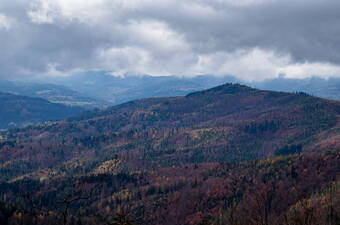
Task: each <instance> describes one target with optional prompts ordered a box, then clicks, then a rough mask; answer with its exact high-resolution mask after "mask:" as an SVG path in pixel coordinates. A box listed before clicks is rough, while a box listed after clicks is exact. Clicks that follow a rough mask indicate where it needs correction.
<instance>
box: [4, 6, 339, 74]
mask: <svg viewBox="0 0 340 225" xmlns="http://www.w3.org/2000/svg"><path fill="white" fill-rule="evenodd" d="M339 38H340V1H339V0H86V1H84V0H30V1H27V0H1V3H0V68H1V70H0V76H2V77H13V76H33V75H41V76H67V75H71V74H75V73H79V72H83V71H93V70H99V71H109V73H111V74H113V75H117V76H121V75H124V74H126V73H132V74H148V75H153V76H164V75H177V76H195V75H202V74H214V75H218V76H223V75H233V76H236V77H237V78H239V79H243V80H252V81H254V80H255V81H257V80H263V79H266V78H275V77H278V76H281V77H282V76H285V77H289V78H305V77H312V76H319V77H325V78H327V77H340V39H339Z"/></svg>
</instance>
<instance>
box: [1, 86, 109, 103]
mask: <svg viewBox="0 0 340 225" xmlns="http://www.w3.org/2000/svg"><path fill="white" fill-rule="evenodd" d="M0 91H2V92H5V93H11V94H16V95H24V96H28V97H35V98H43V99H46V100H48V101H50V102H53V103H60V104H64V105H70V106H80V107H84V108H88V109H91V108H96V107H100V108H101V107H103V106H104V105H105V101H103V100H99V99H94V98H91V97H88V96H86V94H80V93H79V92H77V91H74V90H72V89H69V88H67V87H65V86H62V85H56V84H49V83H34V82H22V81H21V82H19V81H9V80H0Z"/></svg>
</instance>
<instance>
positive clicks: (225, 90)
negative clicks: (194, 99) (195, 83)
mask: <svg viewBox="0 0 340 225" xmlns="http://www.w3.org/2000/svg"><path fill="white" fill-rule="evenodd" d="M254 91H257V89H254V88H251V87H248V86H246V85H242V84H239V83H226V84H223V85H220V86H217V87H214V88H211V89H208V90H204V91H199V92H194V93H190V94H188V95H187V96H188V97H189V96H198V95H202V94H218V95H219V94H239V93H250V92H254Z"/></svg>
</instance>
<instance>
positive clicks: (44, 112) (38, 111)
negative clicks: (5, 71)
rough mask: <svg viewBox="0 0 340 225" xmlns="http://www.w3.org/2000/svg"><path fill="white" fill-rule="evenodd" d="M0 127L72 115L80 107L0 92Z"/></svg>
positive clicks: (16, 125) (80, 109)
mask: <svg viewBox="0 0 340 225" xmlns="http://www.w3.org/2000/svg"><path fill="white" fill-rule="evenodd" d="M0 104H1V107H0V129H8V128H16V127H22V126H25V125H29V124H33V123H37V122H43V121H48V120H60V119H65V118H67V117H70V116H74V115H76V114H78V113H80V112H81V111H83V109H82V108H80V107H71V106H65V105H62V104H56V103H51V102H49V101H47V100H44V99H41V98H31V97H27V96H21V95H13V94H8V93H2V92H0Z"/></svg>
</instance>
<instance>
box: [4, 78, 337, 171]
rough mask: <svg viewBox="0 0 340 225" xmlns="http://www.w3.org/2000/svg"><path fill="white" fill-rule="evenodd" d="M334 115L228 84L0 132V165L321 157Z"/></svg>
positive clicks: (303, 100)
mask: <svg viewBox="0 0 340 225" xmlns="http://www.w3.org/2000/svg"><path fill="white" fill-rule="evenodd" d="M339 114H340V103H339V102H335V101H328V100H323V99H319V98H315V97H312V96H308V95H306V94H304V93H300V94H289V93H283V92H282V93H280V92H272V91H261V90H257V89H252V88H249V87H247V86H242V85H238V84H235V85H233V84H226V85H222V86H218V87H216V88H213V89H209V90H206V91H202V92H196V93H193V94H189V95H187V96H185V97H174V98H152V99H145V100H139V101H133V102H129V103H125V104H122V105H119V106H115V107H112V108H109V109H107V110H104V111H94V112H92V113H91V112H90V113H85V114H83V115H81V116H78V117H75V118H73V119H70V120H68V121H61V122H57V123H54V124H52V125H41V126H38V127H29V128H27V129H24V130H20V131H18V132H9V133H4V134H3V136H4V137H5V138H4V140H6V142H4V143H3V144H2V146H3V147H2V148H1V149H0V162H2V163H5V162H7V164H8V167H9V168H10V167H11V166H14V165H16V164H17V163H19V164H20V165H21V167H23V168H24V167H25V166H27V168H26V169H27V171H26V173H27V172H28V171H34V170H35V169H34V168H32V167H31V166H30V165H34V166H35V167H36V168H46V167H49V168H50V167H51V166H52V167H55V168H60V167H65V166H67V167H68V166H71V168H72V167H75V168H74V170H75V171H78V170H82V169H81V167H84V168H86V170H94V169H95V168H96V167H98V166H100V164H101V163H104V162H105V161H106V160H109V159H111V158H113V157H116V156H117V155H118V156H119V157H121V158H122V159H124V161H125V164H126V166H127V167H129V168H139V169H140V168H157V167H168V166H172V165H180V164H184V163H191V162H195V163H198V162H239V161H244V160H254V159H261V158H266V157H269V156H274V155H285V154H291V153H298V152H316V151H317V152H320V151H325V150H332V149H338V148H339V145H340V143H339V140H340V139H339V119H340V117H339ZM8 143H10V144H8ZM38 143H39V144H38ZM19 146H20V147H19ZM8 148H10V149H16V151H11V152H7V151H6V149H8ZM46 149H48V151H47V150H46ZM3 152H6V157H4V155H3V154H2V153H3ZM8 154H9V155H8ZM36 155H39V158H37V157H35V156H36ZM14 158H15V160H10V161H11V163H8V162H9V161H8V159H14ZM41 158H43V159H44V160H41ZM23 159H25V160H27V159H29V160H28V162H29V163H28V162H27V163H28V164H27V165H26V162H23V161H22V160H23ZM75 160H76V162H75ZM78 163H79V164H80V165H81V166H80V168H78V166H76V165H78ZM9 168H8V169H9ZM57 170H59V169H57ZM68 172H72V170H68ZM18 173H19V174H21V173H23V171H18ZM12 176H16V174H15V173H14V174H12V175H11V177H12Z"/></svg>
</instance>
